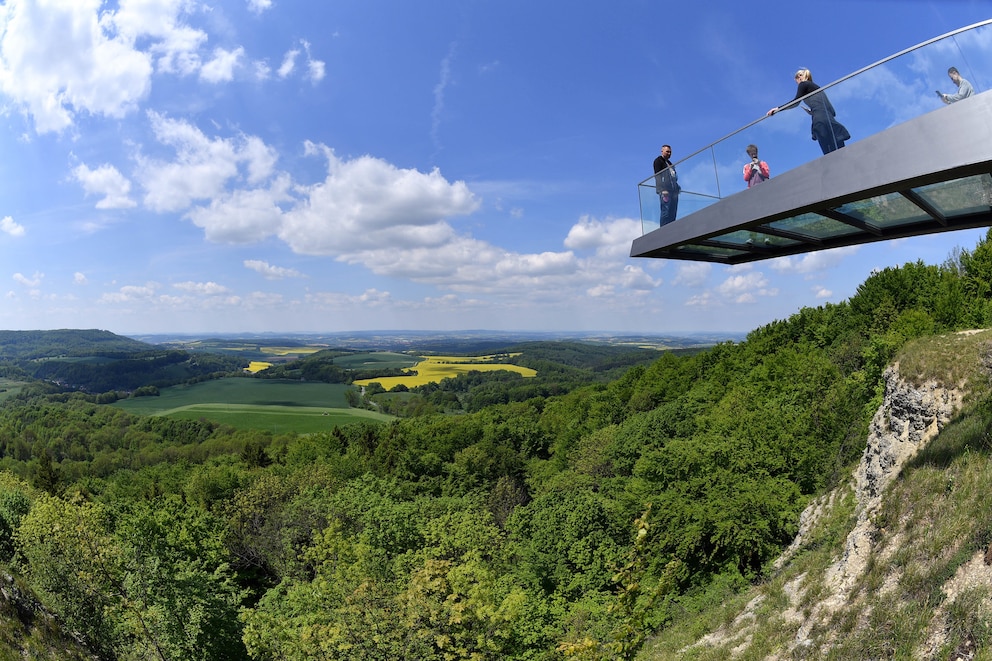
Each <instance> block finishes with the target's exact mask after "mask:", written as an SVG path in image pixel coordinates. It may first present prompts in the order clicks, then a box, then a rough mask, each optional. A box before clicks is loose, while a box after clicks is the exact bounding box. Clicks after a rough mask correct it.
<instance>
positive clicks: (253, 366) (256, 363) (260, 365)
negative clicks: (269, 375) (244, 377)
mask: <svg viewBox="0 0 992 661" xmlns="http://www.w3.org/2000/svg"><path fill="white" fill-rule="evenodd" d="M269 367H272V363H266V362H263V361H261V360H253V361H251V362H250V363H248V368H247V369H248V371H249V372H251V373H252V374H254V373H255V372H261V371H262V370H264V369H267V368H269Z"/></svg>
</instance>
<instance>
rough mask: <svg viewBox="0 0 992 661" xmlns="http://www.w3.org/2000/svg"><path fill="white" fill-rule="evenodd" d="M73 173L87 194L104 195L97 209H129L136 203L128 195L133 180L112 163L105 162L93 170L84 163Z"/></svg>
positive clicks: (97, 204) (74, 169)
mask: <svg viewBox="0 0 992 661" xmlns="http://www.w3.org/2000/svg"><path fill="white" fill-rule="evenodd" d="M72 175H73V177H75V179H76V181H78V182H79V183H80V184H82V186H83V190H85V191H86V194H87V195H100V196H102V199H101V200H100V201H98V202H97V203H96V208H97V209H129V208H131V207H134V206H135V205H136V203H135V202H134V200H132V199H131V198H130V197H129V196H128V194H129V193H130V192H131V182H130V181H128V180H127V178H125V177H124V175H122V174H121V173H120V172H119V171H118V170H117V168H115V167H114V166H112V165H109V164H104V165H101V166H100V167H98V168H97V169H95V170H91V169H90V168H89V167H88V166H87V165H86V164H85V163H84V164H80V165H77V166H76V167H75V168H73V170H72Z"/></svg>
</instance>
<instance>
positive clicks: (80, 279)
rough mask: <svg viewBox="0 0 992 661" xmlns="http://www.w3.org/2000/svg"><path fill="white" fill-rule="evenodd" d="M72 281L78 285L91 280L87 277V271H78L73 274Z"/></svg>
mask: <svg viewBox="0 0 992 661" xmlns="http://www.w3.org/2000/svg"><path fill="white" fill-rule="evenodd" d="M72 282H73V284H76V285H85V284H88V283H89V280H87V279H86V274H85V273H80V272H79V271H76V273H74V274H73V276H72Z"/></svg>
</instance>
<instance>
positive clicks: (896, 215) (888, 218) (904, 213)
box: [836, 193, 933, 228]
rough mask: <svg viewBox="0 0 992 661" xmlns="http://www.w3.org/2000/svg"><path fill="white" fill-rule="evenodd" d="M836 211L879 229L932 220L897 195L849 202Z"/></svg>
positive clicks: (918, 208)
mask: <svg viewBox="0 0 992 661" xmlns="http://www.w3.org/2000/svg"><path fill="white" fill-rule="evenodd" d="M836 211H838V212H840V213H842V214H844V215H846V216H851V217H852V218H857V219H858V220H860V221H863V222H865V223H868V224H869V225H874V226H875V227H880V228H884V227H892V226H893V225H908V224H911V223H921V222H925V221H929V220H933V218H932V217H931V216H930V214H928V213H927V212H925V211H924V210H923V209H921V208H920V207H918V206H916V205H915V204H913V203H912V202H910V201H909V200H907V199H906V198H905V197H904V196H902V195H900V194H899V193H889V194H888V195H876V196H875V197H869V198H867V199H864V200H858V201H857V202H849V203H847V204H843V205H841V206H839V207H837V209H836Z"/></svg>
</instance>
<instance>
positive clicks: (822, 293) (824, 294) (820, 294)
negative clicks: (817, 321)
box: [813, 285, 834, 298]
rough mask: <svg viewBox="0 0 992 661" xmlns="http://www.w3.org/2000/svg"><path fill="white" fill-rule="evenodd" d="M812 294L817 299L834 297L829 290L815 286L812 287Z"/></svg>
mask: <svg viewBox="0 0 992 661" xmlns="http://www.w3.org/2000/svg"><path fill="white" fill-rule="evenodd" d="M813 293H814V294H815V295H816V297H817V298H830V297H831V296H833V295H834V293H833V292H832V291H830V290H829V289H827V288H826V287H824V286H822V285H817V286H815V287H813Z"/></svg>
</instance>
